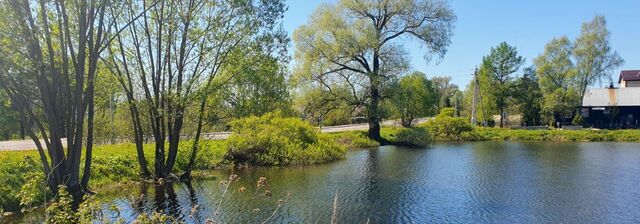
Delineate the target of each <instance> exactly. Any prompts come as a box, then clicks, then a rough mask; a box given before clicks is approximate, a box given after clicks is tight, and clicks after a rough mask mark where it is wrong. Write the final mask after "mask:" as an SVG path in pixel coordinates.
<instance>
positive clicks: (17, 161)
mask: <svg viewBox="0 0 640 224" xmlns="http://www.w3.org/2000/svg"><path fill="white" fill-rule="evenodd" d="M191 145H192V142H191V141H183V142H182V143H181V144H180V147H179V150H178V161H176V167H175V168H176V171H177V172H179V171H182V170H184V169H185V168H186V165H187V164H188V158H189V153H190V150H191ZM153 146H154V145H153V144H146V145H144V150H145V154H146V155H147V158H148V160H147V161H148V162H149V163H150V164H149V167H153V161H154V159H153V158H154V147H153ZM201 146H202V147H201V150H200V151H199V153H198V156H197V158H196V164H195V167H196V169H198V170H206V169H212V168H214V167H216V166H219V165H221V164H224V162H223V158H224V155H225V153H226V147H225V141H202V142H201ZM135 155H136V149H135V145H134V144H130V143H128V144H116V145H104V146H96V147H95V148H94V152H93V162H92V166H91V167H92V172H91V181H90V185H91V187H93V188H100V187H101V186H104V185H108V184H115V183H120V182H126V181H132V180H137V179H139V177H140V176H139V175H138V174H139V170H140V166H139V165H138V161H137V160H136V156H135ZM42 176H43V175H42V165H41V164H40V161H39V159H38V153H37V151H35V150H32V151H4V152H0V179H1V180H3V181H4V183H3V184H2V185H0V211H12V212H17V211H20V210H21V209H24V208H26V207H31V206H33V205H39V204H41V203H42V201H43V200H44V196H45V195H44V192H43V189H44V185H43V177H42Z"/></svg>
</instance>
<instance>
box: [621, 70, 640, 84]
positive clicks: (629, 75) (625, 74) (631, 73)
mask: <svg viewBox="0 0 640 224" xmlns="http://www.w3.org/2000/svg"><path fill="white" fill-rule="evenodd" d="M622 80H624V81H638V80H640V70H624V71H621V72H620V78H619V79H618V83H621V82H622Z"/></svg>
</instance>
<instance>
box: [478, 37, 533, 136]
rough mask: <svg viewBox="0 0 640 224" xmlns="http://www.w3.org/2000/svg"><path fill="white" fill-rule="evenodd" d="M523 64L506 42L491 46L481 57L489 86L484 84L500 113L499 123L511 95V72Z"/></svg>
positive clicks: (501, 124) (520, 57)
mask: <svg viewBox="0 0 640 224" xmlns="http://www.w3.org/2000/svg"><path fill="white" fill-rule="evenodd" d="M522 64H524V58H523V57H522V56H518V51H517V50H516V48H515V47H514V46H510V45H509V44H507V43H506V42H502V43H500V44H499V45H498V46H497V47H495V48H491V53H490V54H489V55H487V56H485V57H483V58H482V70H481V71H482V72H483V73H484V74H485V75H486V76H487V78H488V80H489V84H490V86H485V88H487V89H488V90H489V93H490V94H491V95H493V99H494V100H495V105H496V107H497V109H498V112H499V113H500V117H501V123H500V127H503V125H504V124H503V123H502V121H503V120H504V117H503V114H502V112H504V110H505V109H506V107H507V106H508V104H507V103H508V100H509V98H510V97H511V96H513V91H512V87H511V85H512V84H513V76H512V74H513V73H515V72H517V71H518V70H520V67H521V66H522Z"/></svg>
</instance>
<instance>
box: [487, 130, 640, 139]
mask: <svg viewBox="0 0 640 224" xmlns="http://www.w3.org/2000/svg"><path fill="white" fill-rule="evenodd" d="M476 132H477V133H478V135H480V136H482V138H484V139H487V140H496V141H505V140H507V141H577V142H603V141H616V142H638V141H640V130H615V131H610V130H510V129H498V128H477V129H476Z"/></svg>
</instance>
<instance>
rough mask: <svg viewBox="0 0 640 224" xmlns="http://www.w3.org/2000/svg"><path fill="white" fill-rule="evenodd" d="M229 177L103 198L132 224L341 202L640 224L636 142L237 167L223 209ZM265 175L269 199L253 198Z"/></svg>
mask: <svg viewBox="0 0 640 224" xmlns="http://www.w3.org/2000/svg"><path fill="white" fill-rule="evenodd" d="M229 174H230V171H214V175H215V176H218V177H219V178H216V179H209V180H200V181H194V182H193V183H192V184H191V185H190V186H188V185H185V184H174V185H173V186H149V185H142V184H141V185H133V186H127V187H125V188H123V190H119V191H118V192H117V193H114V194H111V195H107V196H104V197H103V198H102V200H103V201H105V202H107V203H105V206H104V208H105V209H104V210H105V212H104V213H105V216H106V217H113V216H115V212H113V211H112V210H111V209H110V208H109V207H111V206H110V204H112V205H115V206H116V207H117V208H118V210H119V211H120V214H119V216H120V217H124V218H125V219H126V220H127V221H131V220H132V219H134V218H135V217H136V216H137V215H138V214H140V213H141V212H146V213H151V212H154V211H161V212H163V213H165V214H169V215H171V216H174V217H177V218H178V219H180V220H183V221H186V222H189V223H204V220H205V219H207V218H211V217H215V219H216V220H218V221H221V222H223V223H260V222H262V221H264V220H266V219H268V218H269V217H270V216H271V215H272V214H275V215H273V217H272V218H271V219H269V222H273V223H330V221H331V217H332V213H333V211H334V206H335V211H336V214H337V216H336V218H337V221H338V222H339V223H366V222H369V223H640V144H637V143H548V142H527V143H502V142H475V143H442V144H434V145H432V146H431V147H428V148H424V149H410V148H402V147H394V146H384V147H378V148H372V149H364V150H358V151H353V152H350V153H348V155H347V158H346V159H345V160H342V161H338V162H334V163H330V164H324V165H316V166H308V167H302V168H253V169H245V170H241V171H236V172H235V174H237V175H238V176H239V178H240V179H239V180H237V181H236V182H232V184H231V185H230V187H229V190H228V191H227V193H226V195H227V196H226V197H225V198H224V199H225V200H223V201H222V203H220V195H221V193H222V192H223V191H224V189H225V188H226V185H223V184H221V183H220V182H221V181H222V180H223V179H225V178H226V177H227V176H229ZM260 177H266V179H267V187H268V189H269V190H270V191H271V192H272V194H273V196H272V197H264V196H259V197H257V198H254V192H256V190H255V189H256V181H257V180H258V179H259V178H260ZM242 186H244V187H245V188H246V191H244V192H240V191H239V189H240V188H241V187H242ZM257 192H258V193H261V194H262V193H264V189H258V191H257ZM288 193H290V197H287V194H288ZM278 199H282V200H283V202H282V206H278V202H277V201H278ZM334 199H335V202H336V203H335V204H334ZM219 203H220V206H217V205H218V204H219ZM217 207H219V209H218V212H217V213H218V215H214V214H215V213H216V212H215V210H216V208H217ZM256 208H259V209H260V210H255V211H254V209H256ZM274 209H278V211H277V212H275V213H274Z"/></svg>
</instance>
